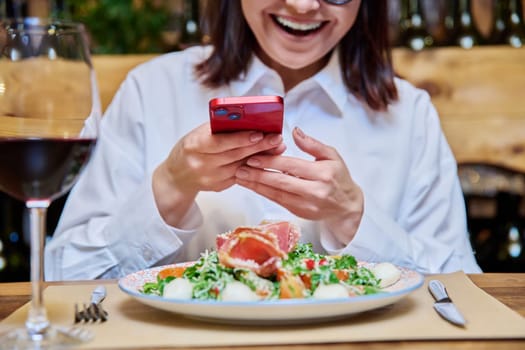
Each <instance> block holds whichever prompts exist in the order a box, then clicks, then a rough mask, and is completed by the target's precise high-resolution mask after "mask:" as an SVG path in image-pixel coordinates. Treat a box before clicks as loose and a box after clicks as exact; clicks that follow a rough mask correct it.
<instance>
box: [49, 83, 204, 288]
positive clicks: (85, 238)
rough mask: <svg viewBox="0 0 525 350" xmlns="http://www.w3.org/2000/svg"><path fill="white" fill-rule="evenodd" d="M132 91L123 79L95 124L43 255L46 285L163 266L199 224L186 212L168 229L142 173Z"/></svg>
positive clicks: (137, 107)
mask: <svg viewBox="0 0 525 350" xmlns="http://www.w3.org/2000/svg"><path fill="white" fill-rule="evenodd" d="M140 101H141V96H140V90H139V88H138V84H137V83H136V82H135V81H134V79H133V78H132V77H128V78H127V79H126V81H125V82H124V83H123V85H122V86H121V88H120V89H119V92H118V93H117V94H116V96H115V98H114V100H113V101H112V103H111V105H110V106H109V108H108V110H107V112H106V114H105V115H104V117H103V118H102V123H101V128H100V133H99V138H98V140H97V146H96V149H95V151H94V153H93V155H92V159H91V160H90V161H89V163H88V165H87V167H86V168H85V169H84V171H83V172H82V174H81V176H80V178H79V180H78V182H77V184H76V185H75V187H74V188H73V190H72V191H71V192H70V194H69V197H68V200H67V202H66V205H65V207H64V210H63V212H62V215H61V218H60V221H59V224H58V226H57V229H56V231H55V233H54V235H53V237H52V239H51V240H50V241H49V242H48V244H47V245H46V248H45V278H46V280H70V279H77V280H78V279H95V278H116V277H119V276H122V275H125V274H128V273H131V272H134V271H137V270H140V269H143V268H146V267H148V266H151V265H154V264H156V263H158V262H160V261H167V262H169V261H170V260H172V259H173V258H174V257H175V256H176V255H177V252H178V251H179V250H180V247H182V246H183V245H184V244H185V243H186V242H187V241H189V240H190V239H191V237H192V236H193V235H194V234H195V232H196V229H197V228H198V227H199V225H200V224H201V223H202V217H201V214H200V211H199V209H198V207H197V206H196V205H194V206H193V207H192V208H191V209H190V211H189V212H188V214H187V215H186V218H185V219H184V222H183V225H181V227H183V229H177V228H173V227H170V226H168V225H167V224H166V223H165V222H164V221H163V219H162V217H161V216H160V214H159V212H158V209H157V207H156V204H155V199H154V196H153V189H152V179H151V174H148V173H146V170H145V167H144V165H143V164H144V163H145V161H144V151H143V150H144V147H145V145H144V143H145V142H144V130H143V122H142V120H141V110H142V108H141V102H140Z"/></svg>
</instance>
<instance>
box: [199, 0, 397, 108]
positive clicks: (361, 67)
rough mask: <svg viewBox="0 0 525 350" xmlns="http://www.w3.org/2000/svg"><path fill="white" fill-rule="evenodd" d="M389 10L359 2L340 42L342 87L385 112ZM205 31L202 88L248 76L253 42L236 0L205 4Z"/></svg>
mask: <svg viewBox="0 0 525 350" xmlns="http://www.w3.org/2000/svg"><path fill="white" fill-rule="evenodd" d="M333 6H335V5H333ZM387 11H388V9H387V0H375V1H369V0H363V1H362V2H361V6H360V9H359V13H358V15H357V18H356V21H355V23H354V25H353V26H352V28H351V29H350V30H349V31H348V33H346V35H345V36H344V37H343V38H342V39H341V41H340V43H339V48H340V50H339V54H340V60H341V74H342V75H343V79H344V82H345V85H346V87H347V88H348V90H349V91H350V92H351V93H353V94H354V95H355V96H357V97H358V98H360V99H362V100H363V101H365V102H366V104H367V105H368V106H369V107H370V108H372V109H374V110H385V109H386V108H387V106H388V105H389V104H390V103H391V102H393V101H396V100H397V89H396V86H395V84H394V70H393V67H392V58H391V53H390V44H389V41H388V12H387ZM203 26H204V28H205V31H206V32H207V33H209V35H210V44H211V45H213V51H212V53H211V55H210V57H209V58H208V59H207V60H205V61H203V62H202V63H200V64H198V65H197V66H196V72H197V74H198V76H200V77H201V78H203V81H202V82H203V84H204V85H206V86H209V87H218V86H220V85H223V84H227V83H229V82H230V81H232V80H234V79H236V78H238V77H239V75H240V74H241V73H243V72H245V71H246V69H247V67H248V63H249V62H250V58H251V57H252V54H253V52H254V49H255V47H256V45H257V41H256V39H255V36H254V35H253V33H252V31H251V29H250V27H249V26H248V23H247V22H246V20H245V19H244V16H243V14H242V9H241V4H240V1H239V0H211V1H210V0H208V1H207V2H206V6H205V10H204V14H203Z"/></svg>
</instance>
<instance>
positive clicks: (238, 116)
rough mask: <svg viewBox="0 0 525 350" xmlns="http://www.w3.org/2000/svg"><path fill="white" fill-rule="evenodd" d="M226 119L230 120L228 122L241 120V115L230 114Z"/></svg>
mask: <svg viewBox="0 0 525 350" xmlns="http://www.w3.org/2000/svg"><path fill="white" fill-rule="evenodd" d="M228 119H230V120H239V119H241V114H240V113H230V114H229V115H228Z"/></svg>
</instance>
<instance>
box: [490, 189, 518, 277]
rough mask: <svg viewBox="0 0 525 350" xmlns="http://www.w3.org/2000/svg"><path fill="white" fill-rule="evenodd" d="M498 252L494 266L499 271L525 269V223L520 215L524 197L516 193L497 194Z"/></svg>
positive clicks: (496, 229)
mask: <svg viewBox="0 0 525 350" xmlns="http://www.w3.org/2000/svg"><path fill="white" fill-rule="evenodd" d="M496 198H497V203H498V209H497V216H496V228H495V232H496V237H497V241H498V242H497V243H498V245H497V247H498V249H497V254H496V256H495V258H496V259H495V260H496V261H495V262H494V268H495V269H496V271H498V272H500V271H501V272H523V271H525V225H524V220H523V218H521V217H520V214H519V207H520V202H521V200H522V197H521V196H520V195H519V194H516V193H506V192H500V193H498V195H497V196H496Z"/></svg>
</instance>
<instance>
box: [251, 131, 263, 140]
mask: <svg viewBox="0 0 525 350" xmlns="http://www.w3.org/2000/svg"><path fill="white" fill-rule="evenodd" d="M263 137H264V135H263V133H262V132H254V133H251V134H250V141H251V142H259V141H261V140H262V139H263Z"/></svg>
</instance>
